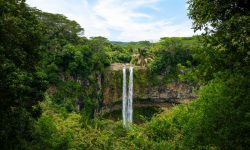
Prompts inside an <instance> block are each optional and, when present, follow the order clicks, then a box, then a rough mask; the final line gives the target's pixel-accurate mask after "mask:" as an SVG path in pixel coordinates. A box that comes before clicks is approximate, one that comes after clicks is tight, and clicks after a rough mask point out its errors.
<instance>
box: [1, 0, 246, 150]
mask: <svg viewBox="0 0 250 150" xmlns="http://www.w3.org/2000/svg"><path fill="white" fill-rule="evenodd" d="M188 4H189V8H188V10H189V16H190V18H191V19H192V20H193V27H194V29H195V30H203V31H204V33H203V34H202V35H201V36H198V37H190V38H166V37H165V38H161V40H160V41H159V42H157V43H150V42H148V41H140V42H129V43H121V42H109V41H108V40H107V39H106V38H104V37H92V38H90V39H87V38H86V37H84V34H83V33H84V29H83V28H82V27H81V26H80V25H79V24H78V23H77V22H75V21H71V20H69V19H67V18H66V17H65V16H63V15H59V14H50V13H45V12H42V11H40V10H37V9H35V8H30V7H29V6H27V5H26V4H25V1H24V0H9V1H4V0H0V8H1V9H0V102H1V105H0V120H1V122H0V149H157V150H159V149H164V150H165V149H248V148H249V147H250V144H249V143H250V138H249V135H250V109H249V108H250V101H249V99H250V94H249V93H250V86H249V85H250V79H249V76H250V64H249V63H250V62H249V60H250V59H249V58H250V52H249V49H250V44H249V43H250V36H249V33H250V28H249V24H250V22H249V21H250V17H249V15H250V10H249V8H250V7H248V5H249V2H248V1H246V0H229V1H228V0H189V1H188ZM111 63H133V64H134V65H138V66H141V67H142V68H147V69H148V70H149V74H150V76H151V77H152V80H154V77H156V78H157V77H158V76H161V77H164V79H166V80H165V81H167V82H170V81H173V80H179V78H178V77H180V80H184V81H187V82H188V83H190V84H191V83H194V84H193V85H195V88H200V89H199V91H198V95H197V99H196V100H194V101H191V102H188V103H185V104H181V105H178V106H175V107H173V108H172V109H171V110H168V111H164V112H162V113H161V114H159V115H157V116H154V117H153V118H152V119H151V120H148V119H149V118H151V117H152V114H153V113H155V112H156V110H154V109H148V110H147V109H143V110H139V111H137V112H136V111H135V113H136V114H137V115H138V114H140V113H142V114H144V121H145V122H144V123H143V124H139V125H131V126H130V127H129V128H127V129H126V128H124V127H123V125H122V122H121V121H119V119H118V121H114V120H108V119H103V118H100V117H99V118H98V117H96V115H97V113H98V111H99V109H100V108H101V107H102V105H103V93H102V92H103V91H102V87H101V85H102V84H103V83H102V82H103V78H104V77H103V76H104V73H105V71H106V68H107V67H108V66H109V65H110V64H111ZM137 77H142V76H138V75H137V74H136V73H135V79H137ZM147 79H148V78H145V79H144V77H143V78H142V79H139V81H138V82H147V81H146V80H147ZM137 80H138V79H137ZM115 82H119V81H115ZM152 82H153V81H152ZM155 84H157V82H156V83H155ZM161 84H162V83H161ZM117 114H118V113H117ZM136 117H138V116H136ZM136 117H135V118H136ZM147 117H149V118H147ZM138 118H139V117H138ZM142 118H143V117H142Z"/></svg>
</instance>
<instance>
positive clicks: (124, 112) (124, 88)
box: [122, 65, 127, 126]
mask: <svg viewBox="0 0 250 150" xmlns="http://www.w3.org/2000/svg"><path fill="white" fill-rule="evenodd" d="M122 72H123V85H122V119H123V125H124V126H127V86H126V84H127V83H126V82H127V81H126V66H125V65H124V66H123V68H122Z"/></svg>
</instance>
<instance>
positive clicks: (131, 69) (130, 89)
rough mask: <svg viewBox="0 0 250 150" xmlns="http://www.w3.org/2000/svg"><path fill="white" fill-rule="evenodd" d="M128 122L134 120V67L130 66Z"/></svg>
mask: <svg viewBox="0 0 250 150" xmlns="http://www.w3.org/2000/svg"><path fill="white" fill-rule="evenodd" d="M128 92H129V93H128V109H127V110H128V112H127V113H128V122H129V123H132V121H133V67H132V66H130V67H129V87H128Z"/></svg>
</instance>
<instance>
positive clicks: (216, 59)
mask: <svg viewBox="0 0 250 150" xmlns="http://www.w3.org/2000/svg"><path fill="white" fill-rule="evenodd" d="M188 3H189V8H188V9H189V16H190V18H191V19H193V27H194V29H195V30H204V34H203V49H200V50H198V51H197V52H196V54H197V55H198V57H199V58H200V60H201V61H202V62H203V63H202V66H204V65H206V67H202V66H199V67H198V68H200V70H199V72H203V74H205V76H208V78H206V77H205V79H206V80H209V79H212V78H213V74H214V73H216V72H219V71H222V70H230V71H233V70H234V71H240V72H242V73H243V72H248V71H249V70H250V69H249V66H250V54H249V48H250V40H249V39H250V38H249V35H250V28H249V24H250V7H248V6H249V1H246V0H229V1H228V0H189V1H188Z"/></svg>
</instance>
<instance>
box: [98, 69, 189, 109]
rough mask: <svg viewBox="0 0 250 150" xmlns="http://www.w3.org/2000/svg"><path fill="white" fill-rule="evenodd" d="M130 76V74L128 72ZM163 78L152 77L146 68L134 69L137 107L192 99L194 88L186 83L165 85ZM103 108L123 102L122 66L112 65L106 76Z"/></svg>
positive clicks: (110, 107) (135, 102)
mask: <svg viewBox="0 0 250 150" xmlns="http://www.w3.org/2000/svg"><path fill="white" fill-rule="evenodd" d="M127 75H128V72H127ZM161 78H162V77H161V76H157V77H152V76H150V74H149V73H148V72H147V70H146V68H143V67H135V68H134V90H133V91H134V95H133V99H134V104H135V105H137V106H140V105H141V106H143V105H145V104H149V105H161V104H162V105H164V103H170V104H171V103H181V102H182V101H184V100H189V99H192V97H193V96H192V88H191V87H190V86H188V85H187V84H185V83H180V82H172V83H164V82H163V81H162V79H161ZM127 80H128V79H127ZM103 84H104V85H103V89H102V90H103V106H104V107H109V109H112V107H115V104H119V105H121V101H122V64H112V65H111V67H110V68H108V69H107V71H106V73H105V75H104V82H103Z"/></svg>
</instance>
